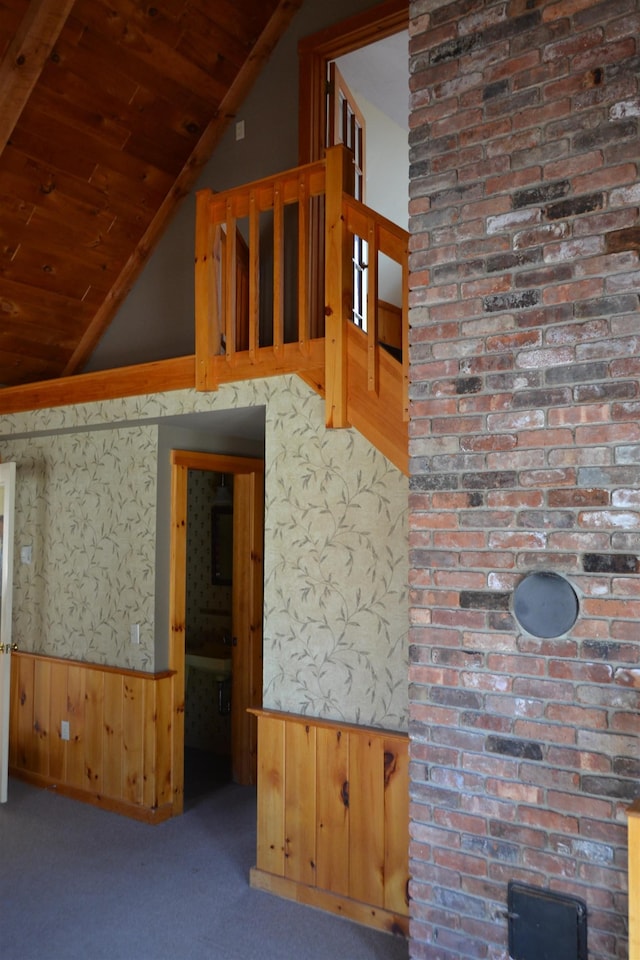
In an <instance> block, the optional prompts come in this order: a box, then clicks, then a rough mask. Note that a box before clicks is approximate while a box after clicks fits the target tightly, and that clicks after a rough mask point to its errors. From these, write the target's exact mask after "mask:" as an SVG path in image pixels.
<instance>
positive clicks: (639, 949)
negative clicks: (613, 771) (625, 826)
mask: <svg viewBox="0 0 640 960" xmlns="http://www.w3.org/2000/svg"><path fill="white" fill-rule="evenodd" d="M628 812H629V960H640V798H639V799H638V800H636V801H635V802H634V803H633V804H632V805H631V806H630V807H629V811H628Z"/></svg>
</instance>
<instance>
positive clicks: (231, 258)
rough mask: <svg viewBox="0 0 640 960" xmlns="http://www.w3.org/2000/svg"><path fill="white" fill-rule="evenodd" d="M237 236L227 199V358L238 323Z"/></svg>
mask: <svg viewBox="0 0 640 960" xmlns="http://www.w3.org/2000/svg"><path fill="white" fill-rule="evenodd" d="M237 246H238V237H237V234H236V219H235V216H234V215H233V205H232V203H231V201H230V200H229V201H227V219H226V241H225V244H224V252H225V253H224V264H223V269H224V280H223V290H224V323H223V328H224V335H225V342H226V354H227V359H229V358H230V357H232V356H233V355H234V354H235V352H236V328H237V323H238V317H237V311H236V302H237V301H236V277H237V256H238V251H237Z"/></svg>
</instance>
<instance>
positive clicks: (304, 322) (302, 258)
mask: <svg viewBox="0 0 640 960" xmlns="http://www.w3.org/2000/svg"><path fill="white" fill-rule="evenodd" d="M309 276H310V272H309V190H308V182H307V178H306V177H305V176H301V177H300V179H299V181H298V344H299V346H300V349H301V350H302V351H303V352H305V348H306V347H307V346H308V341H309V336H310V332H311V315H310V314H311V301H310V297H309Z"/></svg>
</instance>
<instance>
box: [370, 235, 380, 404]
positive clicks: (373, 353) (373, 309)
mask: <svg viewBox="0 0 640 960" xmlns="http://www.w3.org/2000/svg"><path fill="white" fill-rule="evenodd" d="M377 239H378V238H377V230H376V223H375V220H374V219H373V218H372V217H368V218H367V244H368V253H367V258H368V268H367V387H368V389H369V391H370V392H371V393H377V392H378V386H379V373H378V357H379V347H378V242H377Z"/></svg>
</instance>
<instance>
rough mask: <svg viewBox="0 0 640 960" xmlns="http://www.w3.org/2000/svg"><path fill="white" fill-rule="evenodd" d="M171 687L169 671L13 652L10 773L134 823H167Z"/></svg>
mask: <svg viewBox="0 0 640 960" xmlns="http://www.w3.org/2000/svg"><path fill="white" fill-rule="evenodd" d="M173 682H174V677H173V674H172V673H171V672H169V671H167V672H164V673H158V674H150V673H140V672H137V671H133V670H123V669H119V668H116V667H106V666H101V665H98V664H91V663H80V662H78V661H72V660H60V659H56V658H53V657H46V656H42V655H40V654H31V653H23V652H20V651H19V652H17V653H14V654H12V670H11V714H10V718H11V719H10V726H9V743H10V752H9V772H10V773H11V774H12V775H13V776H16V777H20V778H22V779H24V780H28V781H29V782H31V783H34V784H36V785H38V786H41V787H48V788H51V789H56V790H57V791H59V792H60V793H65V794H68V795H70V796H73V797H75V798H77V799H80V800H85V801H88V802H90V803H93V804H95V805H98V806H100V807H104V808H105V809H108V810H115V811H117V812H119V813H123V814H126V815H127V816H131V817H134V818H136V819H139V820H145V821H147V822H150V823H155V822H159V821H161V820H164V819H167V817H169V816H171V815H172V795H173V786H172V759H171V758H172V752H171V722H172V721H171V704H172V684H173ZM63 722H65V723H66V724H68V731H69V739H68V740H67V739H63V736H62V723H63Z"/></svg>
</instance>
